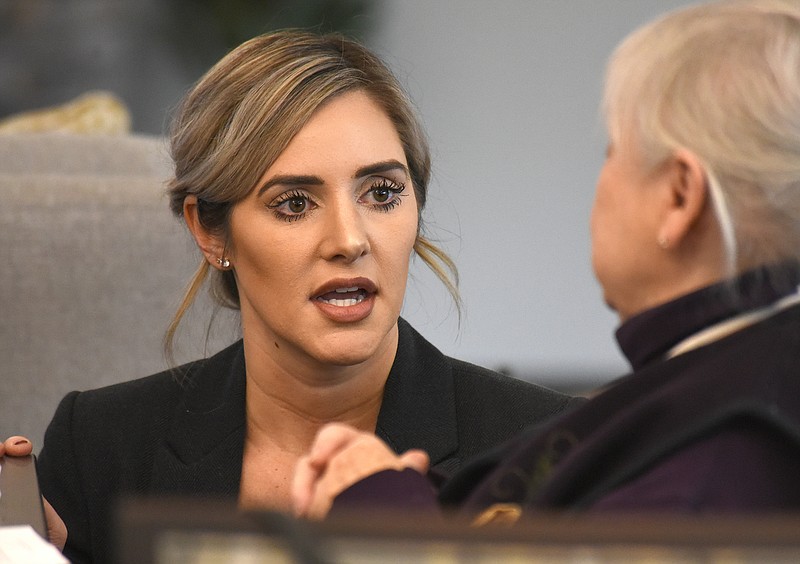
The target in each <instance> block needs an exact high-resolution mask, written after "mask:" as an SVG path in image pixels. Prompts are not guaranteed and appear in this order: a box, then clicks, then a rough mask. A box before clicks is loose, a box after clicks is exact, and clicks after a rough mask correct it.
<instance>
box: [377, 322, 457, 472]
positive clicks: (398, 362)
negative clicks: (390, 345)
mask: <svg viewBox="0 0 800 564" xmlns="http://www.w3.org/2000/svg"><path fill="white" fill-rule="evenodd" d="M397 325H398V331H399V339H398V345H397V355H396V356H395V359H394V364H393V365H392V369H391V371H390V372H389V378H388V379H387V381H386V387H385V388H384V394H383V404H382V405H381V411H380V414H379V415H378V424H377V429H376V433H377V435H378V436H379V437H380V438H382V439H383V440H384V441H386V442H387V443H388V444H389V445H390V446H391V447H392V448H393V449H394V450H395V452H398V453H402V452H404V451H406V450H408V449H410V448H420V449H422V450H424V451H426V452H427V453H428V455H429V456H430V458H431V466H432V467H435V466H437V465H444V466H445V467H446V466H447V461H448V459H449V458H450V457H452V456H453V455H454V454H455V453H456V452H457V450H458V429H457V427H456V425H457V424H456V421H457V417H456V405H455V389H454V384H453V371H452V367H451V366H450V363H449V362H448V359H447V357H445V356H444V355H443V354H442V353H441V352H439V351H438V350H437V349H436V348H435V347H434V346H433V345H431V344H430V343H428V342H427V341H426V340H425V339H424V338H423V337H422V336H421V335H420V334H419V333H417V332H416V331H415V330H414V329H413V328H412V327H411V326H410V325H409V324H408V323H407V322H406V321H405V320H403V319H402V318H400V319H398V322H397Z"/></svg>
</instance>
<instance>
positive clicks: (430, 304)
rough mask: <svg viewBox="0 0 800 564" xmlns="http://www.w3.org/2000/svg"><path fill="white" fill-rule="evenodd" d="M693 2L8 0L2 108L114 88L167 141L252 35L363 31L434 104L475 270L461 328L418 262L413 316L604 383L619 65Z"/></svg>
mask: <svg viewBox="0 0 800 564" xmlns="http://www.w3.org/2000/svg"><path fill="white" fill-rule="evenodd" d="M684 4H686V2H684V1H678V0H498V1H496V2H485V1H482V0H281V1H276V0H263V1H255V0H0V118H3V117H7V116H11V115H14V114H17V113H20V112H24V111H28V110H34V109H39V108H43V107H47V106H52V105H57V104H62V103H65V102H67V101H69V100H70V99H73V98H75V97H77V96H79V95H81V94H83V93H85V92H87V91H90V90H97V89H102V90H108V91H110V92H113V93H114V94H116V95H117V96H118V97H119V98H120V99H121V100H122V101H123V102H124V103H125V105H126V106H127V107H128V109H129V110H130V113H131V116H132V130H133V132H134V133H137V134H146V135H153V136H160V135H163V134H164V133H165V132H166V131H167V128H168V123H169V116H170V112H171V111H172V109H173V108H174V107H175V105H176V104H177V103H178V101H179V99H180V97H181V95H182V94H183V92H184V91H185V90H186V89H187V88H188V87H189V86H190V85H191V84H192V83H193V82H194V81H195V80H197V79H198V78H199V77H200V75H201V74H202V73H203V72H204V71H205V70H206V69H207V68H208V67H210V66H211V65H212V64H213V63H214V62H215V61H216V60H217V59H219V58H220V57H221V56H222V55H223V54H224V53H225V52H227V51H228V50H229V49H230V48H232V47H233V46H235V45H237V44H239V43H240V42H242V41H244V40H246V39H248V38H250V37H252V36H254V35H256V34H259V33H262V32H265V31H268V30H270V29H277V28H281V27H310V28H314V29H319V30H321V31H330V30H336V31H342V32H345V33H347V34H348V35H351V36H354V37H356V38H358V39H360V40H362V41H363V42H365V43H366V44H367V45H369V46H371V47H372V48H373V49H375V50H376V51H377V52H378V53H379V54H380V55H381V56H383V57H384V59H385V60H386V61H387V62H388V63H389V65H390V66H391V67H392V68H393V69H394V70H395V72H396V73H397V74H398V76H399V78H400V80H401V82H403V83H404V85H405V86H406V87H407V89H408V90H409V92H410V94H411V96H412V98H413V99H414V100H415V102H416V104H417V106H418V108H419V111H420V113H421V115H422V118H423V121H424V123H425V124H426V126H427V130H428V134H429V136H430V141H431V147H432V150H433V157H434V173H433V182H432V185H431V187H430V199H429V202H430V203H429V208H428V209H427V213H426V216H425V217H426V229H427V230H428V233H429V236H430V237H431V238H432V239H433V240H435V241H437V242H438V243H439V244H440V245H441V246H442V247H444V248H445V249H446V250H447V251H448V252H449V253H450V255H451V256H452V257H453V258H454V259H455V261H456V263H457V264H458V265H459V268H460V273H461V291H462V294H463V297H464V302H465V306H466V307H465V310H464V316H463V317H462V319H461V320H460V321H459V319H458V316H457V315H456V311H455V308H454V306H453V304H452V302H451V301H450V299H449V297H448V295H447V293H446V292H445V290H444V288H442V287H441V285H440V284H439V283H438V282H437V281H436V280H435V278H434V277H433V276H432V275H431V274H429V273H428V272H427V270H426V269H425V268H424V267H423V266H421V265H420V264H417V265H415V268H414V270H413V273H412V280H411V283H410V287H409V293H408V298H407V301H406V304H405V307H404V313H403V315H404V316H405V317H406V318H407V319H409V320H410V321H411V322H412V324H414V325H415V326H416V327H417V329H419V330H420V331H421V332H422V333H423V334H424V335H425V336H426V337H428V338H429V339H430V340H431V341H432V342H433V343H434V344H436V345H437V346H438V347H439V348H441V349H442V350H443V351H444V352H446V353H448V354H451V355H453V356H458V357H461V358H464V359H467V360H470V361H473V362H476V363H478V364H483V365H486V366H490V367H493V368H496V369H501V370H504V371H507V372H509V373H511V374H512V375H514V376H518V377H521V378H526V379H532V380H536V381H539V382H544V383H545V384H548V385H552V386H554V387H558V388H562V389H568V390H570V389H572V390H574V389H590V388H592V387H595V386H597V385H600V384H602V383H604V382H606V381H608V380H609V379H610V378H612V377H614V376H616V375H619V374H622V373H623V372H625V371H626V368H627V366H626V363H625V362H624V361H623V359H622V357H621V355H620V354H619V351H618V349H617V347H616V344H615V341H614V339H613V331H614V328H615V326H616V319H615V316H614V315H613V314H612V313H611V312H609V311H607V309H606V308H605V306H604V305H603V304H602V299H601V294H600V291H599V288H598V287H597V285H596V283H595V281H594V278H593V275H592V272H591V267H590V263H589V236H588V217H589V212H590V208H591V202H592V195H593V189H594V182H595V177H596V174H597V171H598V170H599V168H600V166H601V164H602V160H603V152H604V149H605V134H604V131H603V126H602V122H601V120H600V118H599V114H598V111H597V106H598V101H599V97H600V92H601V87H602V74H603V67H604V64H605V60H606V58H607V57H608V55H609V54H610V52H611V50H612V49H613V47H614V45H615V44H616V43H617V42H618V41H619V40H620V39H622V37H624V36H625V35H626V34H627V33H628V32H629V31H631V30H632V29H634V28H635V27H637V26H638V25H640V24H641V23H643V22H644V21H646V20H648V19H650V18H652V17H654V16H655V15H657V14H659V13H661V12H663V11H666V10H669V9H671V8H674V7H677V6H680V5H684ZM0 237H2V235H0ZM22 299H24V297H23V298H22ZM87 322H91V320H87ZM155 330H160V328H155Z"/></svg>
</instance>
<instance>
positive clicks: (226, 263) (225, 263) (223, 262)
mask: <svg viewBox="0 0 800 564" xmlns="http://www.w3.org/2000/svg"><path fill="white" fill-rule="evenodd" d="M217 264H218V265H219V266H220V267H221V268H230V267H231V261H230V260H229V259H228V258H227V257H219V258H218V259H217Z"/></svg>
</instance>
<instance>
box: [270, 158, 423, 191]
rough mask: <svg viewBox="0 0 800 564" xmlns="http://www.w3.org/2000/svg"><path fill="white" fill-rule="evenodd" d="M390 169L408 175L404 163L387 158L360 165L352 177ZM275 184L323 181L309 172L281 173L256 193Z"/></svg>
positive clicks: (321, 182) (301, 183) (314, 183)
mask: <svg viewBox="0 0 800 564" xmlns="http://www.w3.org/2000/svg"><path fill="white" fill-rule="evenodd" d="M391 170H401V171H402V172H403V173H405V175H406V176H408V175H409V173H408V167H407V166H406V165H404V164H403V163H401V162H400V161H398V160H395V159H389V160H388V161H381V162H379V163H374V164H369V165H366V166H362V167H361V168H359V169H358V170H356V172H355V174H354V175H353V178H361V177H363V176H369V175H370V174H378V173H381V172H388V171H391ZM277 184H283V185H285V186H321V185H322V184H324V181H323V180H322V178H320V177H319V176H313V175H309V174H281V175H278V176H273V177H272V178H270V179H269V180H267V181H266V182H265V183H264V185H263V186H262V187H261V188H259V189H258V195H259V196H261V194H263V193H264V192H266V191H267V190H269V189H270V188H271V187H273V186H275V185H277Z"/></svg>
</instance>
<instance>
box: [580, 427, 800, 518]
mask: <svg viewBox="0 0 800 564" xmlns="http://www.w3.org/2000/svg"><path fill="white" fill-rule="evenodd" d="M798 468H800V447H798V444H797V443H796V442H794V441H792V440H789V439H788V438H787V437H786V436H784V435H782V434H781V433H779V432H776V430H775V429H771V428H770V427H769V426H768V425H766V424H758V425H752V424H749V425H743V424H732V425H729V426H727V427H725V428H724V429H721V430H719V431H718V432H716V433H714V434H713V435H711V436H707V437H705V438H703V439H701V440H698V441H695V442H693V443H691V444H689V445H687V446H686V447H684V448H682V449H680V450H678V451H676V452H675V453H673V454H672V455H670V456H668V457H665V458H664V459H662V460H661V461H659V462H658V463H656V464H655V465H653V466H652V467H651V468H650V469H648V470H647V471H645V472H644V473H642V474H640V475H639V476H637V477H636V478H634V479H632V480H630V481H628V482H627V483H625V484H623V485H621V486H620V487H618V488H616V489H614V490H613V491H610V492H609V493H608V494H607V495H605V496H603V497H602V498H601V499H599V500H598V501H597V502H596V503H595V504H593V505H592V506H591V508H590V510H592V511H615V512H619V511H634V510H635V511H643V510H644V511H680V512H687V511H688V512H740V511H778V510H789V509H793V508H796V507H797V506H798V505H799V504H800V488H798V486H797V469H798Z"/></svg>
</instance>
